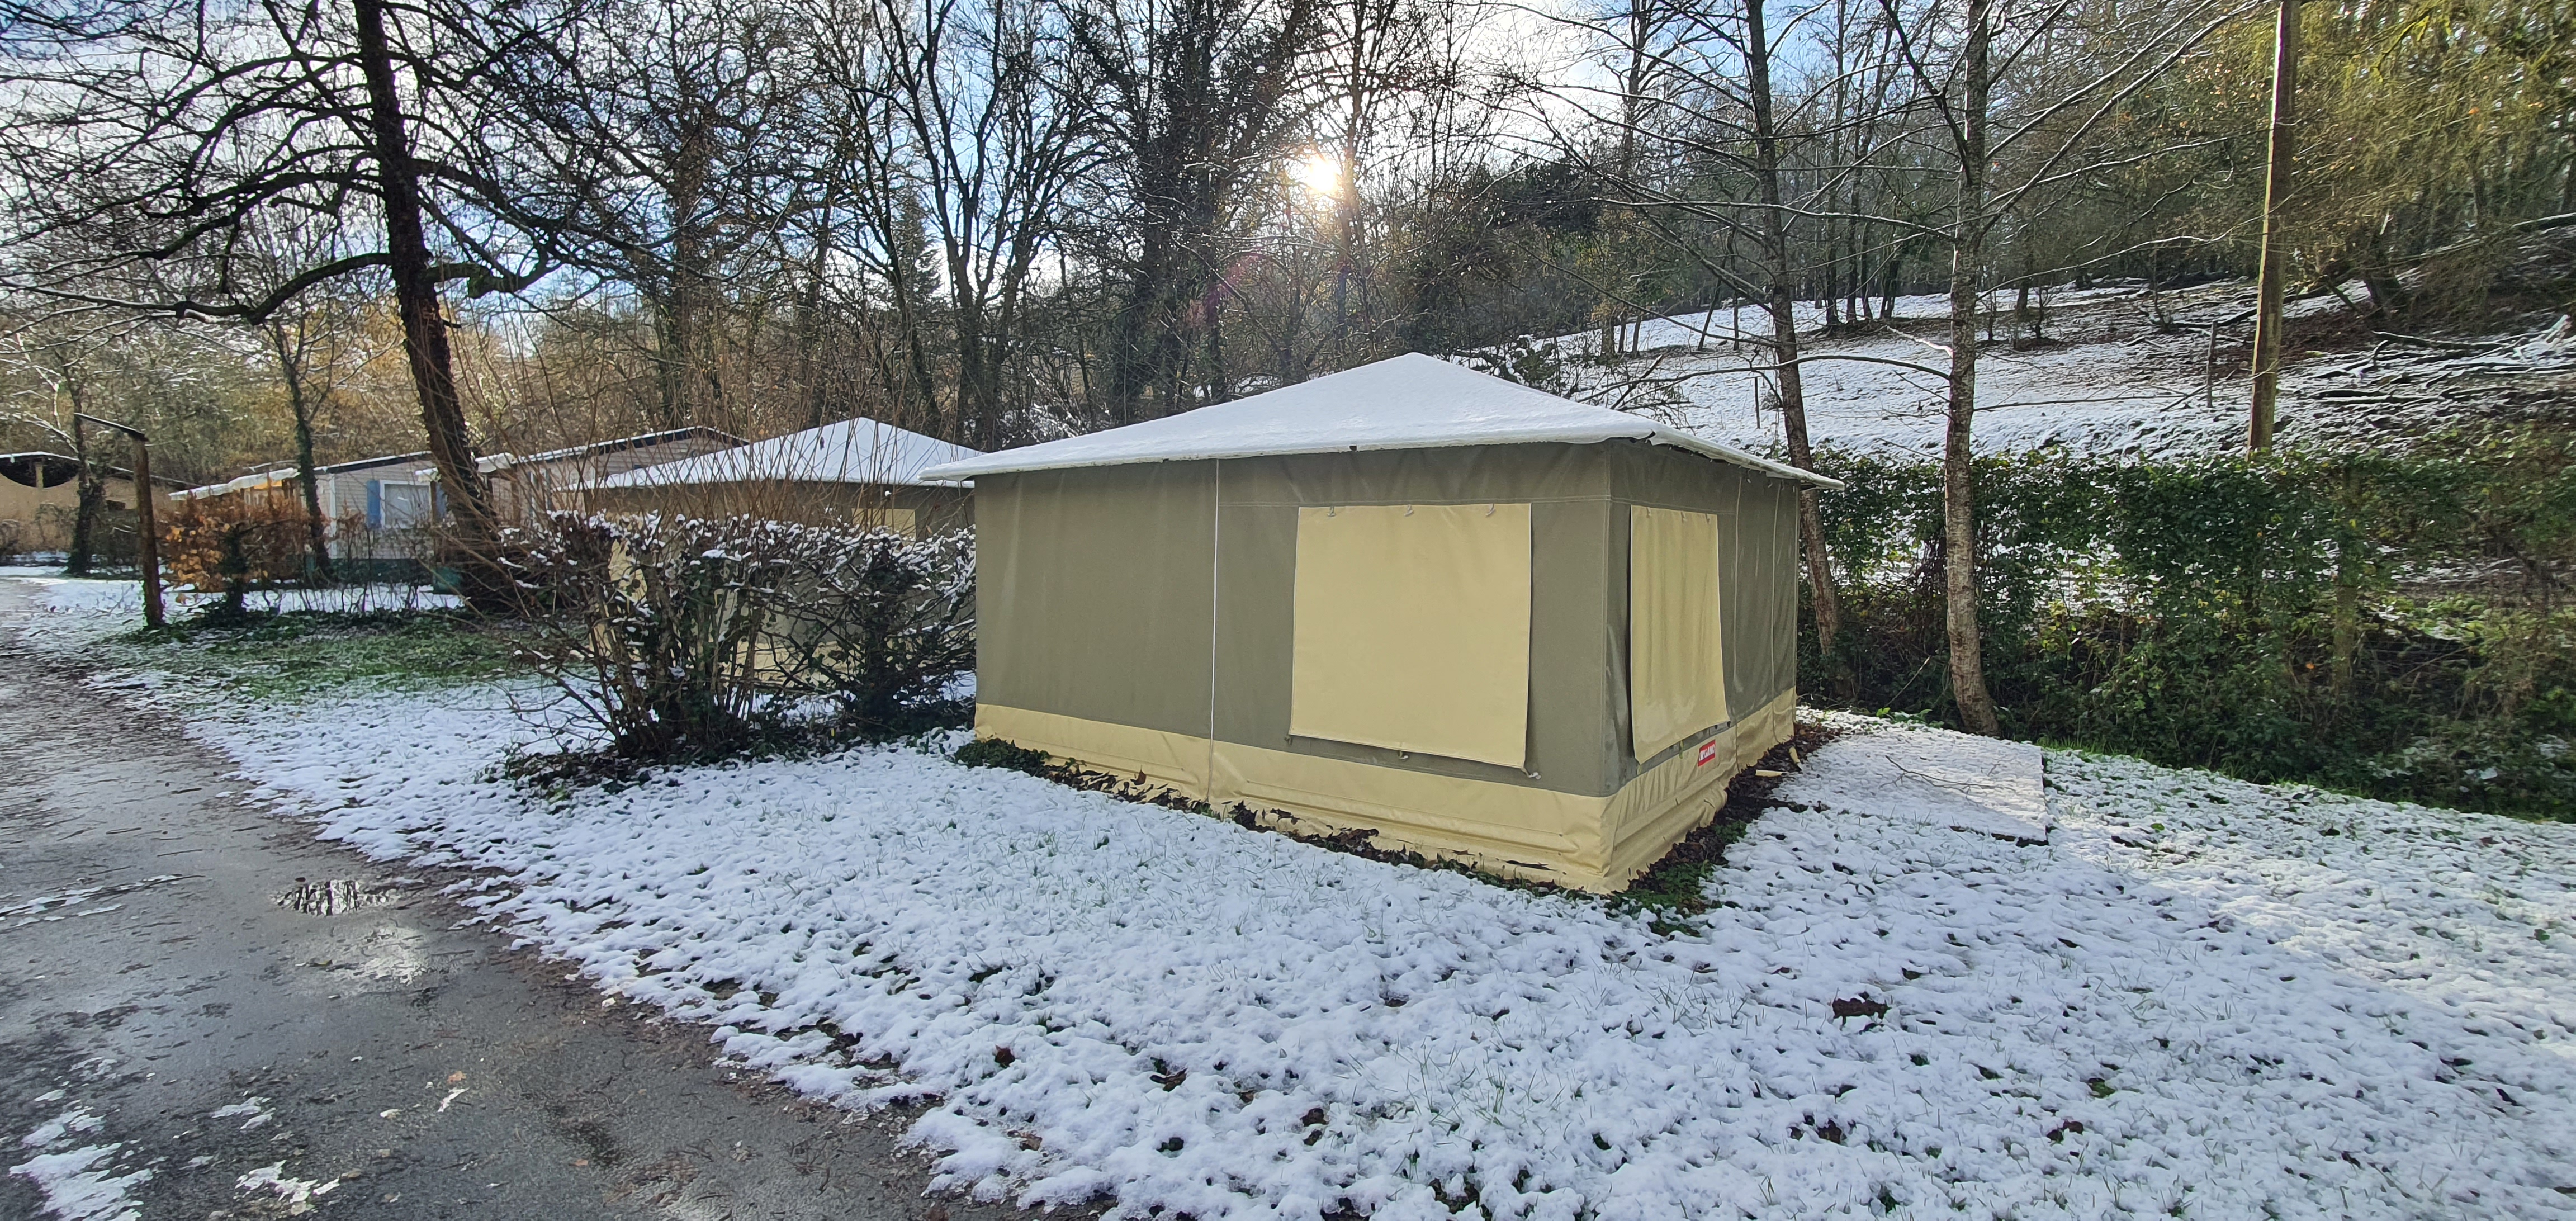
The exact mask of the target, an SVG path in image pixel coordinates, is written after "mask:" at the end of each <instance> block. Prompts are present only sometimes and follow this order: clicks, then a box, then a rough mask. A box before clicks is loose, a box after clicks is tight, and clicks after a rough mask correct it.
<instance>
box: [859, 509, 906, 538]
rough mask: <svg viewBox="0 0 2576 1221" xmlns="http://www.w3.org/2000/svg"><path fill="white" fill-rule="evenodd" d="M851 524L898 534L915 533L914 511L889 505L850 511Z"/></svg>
mask: <svg viewBox="0 0 2576 1221" xmlns="http://www.w3.org/2000/svg"><path fill="white" fill-rule="evenodd" d="M850 523H851V524H852V525H856V526H860V527H862V528H865V527H871V526H873V527H882V528H884V529H887V530H892V531H894V532H895V533H897V534H911V533H912V532H913V518H912V510H910V509H897V508H893V507H890V506H887V505H862V506H860V507H858V508H856V509H852V510H850Z"/></svg>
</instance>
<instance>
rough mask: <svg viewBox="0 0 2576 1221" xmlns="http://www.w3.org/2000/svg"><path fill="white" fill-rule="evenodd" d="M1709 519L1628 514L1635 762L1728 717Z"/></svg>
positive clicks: (1657, 512) (1716, 544)
mask: <svg viewBox="0 0 2576 1221" xmlns="http://www.w3.org/2000/svg"><path fill="white" fill-rule="evenodd" d="M1724 536H1725V524H1724V523H1723V522H1722V521H1721V520H1720V519H1719V518H1717V517H1716V516H1715V515H1713V514H1708V513H1688V512H1683V511H1680V510H1676V509H1658V508H1653V507H1650V506H1647V505H1630V506H1629V507H1628V721H1629V726H1630V729H1629V736H1630V740H1631V742H1632V743H1633V747H1634V753H1635V755H1636V757H1637V760H1638V761H1639V762H1641V763H1642V762H1644V761H1646V760H1648V759H1652V758H1654V757H1655V756H1656V755H1659V754H1662V753H1663V752H1664V751H1666V750H1668V749H1670V748H1671V747H1672V746H1673V744H1674V743H1677V742H1679V741H1681V740H1682V739H1684V738H1687V737H1690V736H1692V735H1694V734H1697V733H1699V732H1700V731H1702V730H1705V729H1707V728H1709V727H1710V726H1713V725H1723V724H1725V723H1726V722H1727V721H1728V719H1729V718H1728V717H1727V715H1726V661H1725V653H1724V648H1723V635H1722V628H1721V625H1720V623H1719V620H1718V616H1719V594H1720V590H1719V587H1718V586H1719V582H1718V555H1719V549H1720V546H1721V544H1722V541H1723V539H1724Z"/></svg>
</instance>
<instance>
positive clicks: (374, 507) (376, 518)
mask: <svg viewBox="0 0 2576 1221" xmlns="http://www.w3.org/2000/svg"><path fill="white" fill-rule="evenodd" d="M367 528H368V529H370V530H382V529H384V528H385V481H384V480H382V479H370V480H368V481H367Z"/></svg>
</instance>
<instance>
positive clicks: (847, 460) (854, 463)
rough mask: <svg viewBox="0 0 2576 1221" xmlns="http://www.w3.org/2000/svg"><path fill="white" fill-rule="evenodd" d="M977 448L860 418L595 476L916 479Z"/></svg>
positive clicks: (618, 482)
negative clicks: (654, 464) (690, 456)
mask: <svg viewBox="0 0 2576 1221" xmlns="http://www.w3.org/2000/svg"><path fill="white" fill-rule="evenodd" d="M979 456H980V455H979V454H978V453H977V452H976V451H975V450H971V449H968V448H966V447H965V446H962V445H951V444H949V443H948V442H946V441H941V440H938V439H936V438H933V437H925V436H923V435H921V434H920V433H917V432H913V431H911V430H909V429H903V428H897V427H895V426H894V425H892V424H881V423H878V422H877V421H875V420H871V419H867V418H865V417H860V418H858V419H854V420H842V421H840V422H838V423H834V424H825V425H823V426H822V427H820V428H808V429H806V430H805V431H803V432H791V433H789V434H787V435H786V436H783V437H771V438H770V439H768V440H766V441H754V442H752V443H751V444H749V445H744V446H738V447H736V448H733V449H726V450H718V451H716V452H715V453H712V454H700V455H698V456H697V457H695V458H682V459H680V460H679V461H677V462H664V463H661V464H660V465H657V466H645V467H637V468H636V469H634V470H631V471H627V472H625V473H624V474H620V475H612V476H610V477H608V478H606V479H603V480H601V481H600V482H599V486H601V487H608V488H641V487H668V486H672V485H677V484H693V483H743V482H748V481H752V480H781V481H787V482H797V483H877V484H892V485H897V486H916V487H917V486H921V485H922V484H924V483H925V482H927V481H925V480H924V479H923V478H922V473H923V471H924V470H925V469H927V468H929V467H932V466H936V465H939V464H941V463H947V464H950V465H954V464H956V463H957V462H959V461H961V460H966V461H971V460H973V459H974V458H976V457H979Z"/></svg>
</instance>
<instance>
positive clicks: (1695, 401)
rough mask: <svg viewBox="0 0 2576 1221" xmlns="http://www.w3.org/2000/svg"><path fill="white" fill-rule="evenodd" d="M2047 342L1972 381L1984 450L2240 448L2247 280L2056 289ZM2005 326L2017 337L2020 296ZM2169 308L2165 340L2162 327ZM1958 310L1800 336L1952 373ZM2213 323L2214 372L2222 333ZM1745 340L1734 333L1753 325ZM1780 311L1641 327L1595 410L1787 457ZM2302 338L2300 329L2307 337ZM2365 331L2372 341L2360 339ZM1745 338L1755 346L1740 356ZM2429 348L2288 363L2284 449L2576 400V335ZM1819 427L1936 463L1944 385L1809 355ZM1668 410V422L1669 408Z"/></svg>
mask: <svg viewBox="0 0 2576 1221" xmlns="http://www.w3.org/2000/svg"><path fill="white" fill-rule="evenodd" d="M2044 301H2045V304H2046V307H2047V314H2046V318H2047V324H2046V327H2045V333H2046V335H2047V337H2048V342H2047V343H2045V344H2042V345H2038V346H2034V347H2030V348H2028V349H2026V350H2019V351H2016V350H2014V349H2013V348H2012V347H2011V346H2010V344H2009V342H1998V343H1997V344H1996V345H1994V346H1992V347H1988V348H1986V349H1984V351H1983V355H1982V358H1981V361H1980V364H1979V368H1978V384H1979V398H1980V407H1979V410H1978V416H1977V425H1976V427H1977V442H1978V447H1979V449H1980V450H1983V451H1985V452H1997V451H2004V450H2020V449H2031V448H2036V447H2041V446H2047V445H2065V446H2067V447H2069V448H2072V449H2075V450H2078V451H2081V452H2086V453H2095V454H2120V455H2138V456H2147V455H2179V454H2190V453H2206V452H2213V451H2220V450H2227V449H2232V448H2237V447H2241V446H2242V444H2243V442H2244V435H2245V427H2246V424H2245V415H2246V411H2247V406H2246V403H2247V397H2248V395H2249V394H2250V393H2251V391H2250V389H2249V384H2248V382H2247V380H2246V378H2245V377H2244V375H2243V372H2242V368H2243V360H2244V355H2243V354H2244V348H2245V344H2246V342H2247V340H2246V335H2247V328H2246V327H2245V326H2244V325H2243V324H2242V322H2241V321H2236V320H2239V319H2241V318H2243V317H2246V316H2249V315H2248V310H2249V308H2250V307H2251V305H2252V303H2253V290H2252V288H2251V286H2249V285H2247V284H2244V283H2242V282H2232V283H2221V284H2212V285H2206V286H2203V287H2200V288H2195V289H2188V290H2184V291H2181V292H2171V291H2168V292H2164V293H2161V294H2159V295H2158V296H2157V298H2156V299H2155V300H2153V301H2152V302H2151V301H2150V299H2149V298H2148V297H2147V296H2146V294H2145V293H2144V292H2143V290H2141V289H2138V288H2135V287H2121V288H2098V289H2089V290H2082V291H2077V290H2072V289H2066V290H2059V291H2056V292H2052V293H2049V294H2046V295H2045V297H2044ZM2003 304H2004V310H2003V315H2002V317H2001V318H2000V319H1999V320H1998V323H1997V325H1998V326H1999V327H2000V328H2002V338H2003V339H2005V340H2007V341H2008V339H2009V331H2010V329H2011V326H2012V319H2011V316H2010V302H2009V300H2008V299H2007V300H2006V301H2005V302H2004V303H2003ZM2151 307H2152V308H2154V309H2158V310H2161V311H2162V313H2163V316H2164V318H2165V320H2166V324H2167V327H2169V328H2171V329H2160V328H2159V327H2157V326H2156V325H2154V324H2153V323H2152V322H2151V319H2150V308H2151ZM1948 308H1949V303H1948V300H1947V299H1946V298H1943V297H1937V296H1920V297H1900V298H1898V299H1897V302H1896V317H1895V320H1894V321H1893V323H1890V322H1887V321H1873V322H1870V323H1865V324H1863V330H1862V333H1859V334H1846V335H1840V336H1833V337H1825V336H1822V335H1819V334H1816V332H1818V331H1819V330H1821V328H1822V326H1823V323H1824V318H1823V314H1822V312H1821V310H1820V309H1819V308H1818V307H1816V306H1814V305H1812V304H1802V305H1801V306H1800V309H1801V311H1802V313H1801V318H1800V325H1801V328H1802V330H1803V331H1805V332H1806V333H1807V334H1808V335H1809V336H1810V338H1809V339H1808V341H1807V343H1808V346H1807V353H1808V355H1810V356H1811V357H1860V358H1866V359H1867V360H1869V361H1902V362H1907V363H1911V364H1916V365H1926V366H1931V367H1933V368H1946V367H1947V362H1948V360H1949V357H1948V354H1947V352H1946V350H1944V349H1942V348H1940V347H1938V346H1935V345H1938V344H1940V343H1943V342H1945V341H1946V328H1947V322H1946V318H1947V313H1948ZM2343 309H2344V306H2343V303H2342V302H2341V301H2339V300H2338V299H2336V298H2335V297H2332V296H2323V297H2314V298H2310V299H2307V300H2303V301H2298V302H2293V303H2292V304H2291V306H2290V308H2289V313H2290V314H2291V316H2292V317H2294V318H2297V317H2326V316H2331V315H2334V314H2337V313H2340V312H2341V311H2343ZM2212 322H2220V323H2222V324H2223V325H2222V326H2221V327H2220V329H2219V340H2218V348H2217V359H2216V360H2215V362H2214V363H2213V361H2212V360H2211V345H2210V335H2209V327H2210V324H2211V323H2212ZM1739 328H1740V329H1739ZM1769 333H1770V321H1769V318H1768V316H1767V315H1765V314H1764V313H1762V311H1760V310H1758V309H1754V308H1749V307H1748V308H1745V309H1742V310H1723V309H1722V310H1716V311H1713V312H1710V313H1704V314H1686V315H1679V316H1675V317H1670V318H1662V319H1655V320H1651V321H1648V322H1646V323H1645V324H1644V325H1643V326H1642V327H1641V328H1640V330H1639V333H1638V336H1637V339H1636V341H1635V342H1636V346H1637V348H1638V352H1639V354H1638V355H1637V356H1635V357H1632V358H1629V359H1627V360H1625V361H1622V362H1620V363H1619V364H1618V365H1616V366H1614V367H1613V368H1611V369H1608V370H1604V369H1600V368H1598V367H1594V366H1589V365H1586V364H1580V363H1575V362H1572V361H1569V362H1568V365H1567V368H1568V371H1569V372H1570V373H1572V374H1573V375H1574V376H1575V378H1576V380H1577V384H1578V385H1580V386H1581V387H1582V388H1583V389H1582V396H1583V397H1586V398H1589V399H1591V400H1593V401H1597V402H1604V403H1608V402H1613V401H1615V400H1618V399H1619V398H1621V397H1622V395H1623V394H1625V395H1626V396H1627V398H1628V403H1629V404H1630V405H1634V404H1636V403H1639V402H1641V401H1645V400H1649V399H1651V398H1653V397H1655V389H1656V388H1663V389H1666V390H1668V392H1669V393H1670V395H1672V396H1674V397H1677V398H1678V399H1679V400H1681V405H1680V407H1679V410H1678V413H1677V414H1678V419H1677V420H1676V421H1675V422H1678V423H1683V424H1686V425H1687V426H1688V427H1690V428H1692V429H1693V430H1695V431H1697V432H1699V433H1700V434H1701V435H1702V436H1705V437H1707V438H1709V439H1711V440H1714V441H1719V442H1723V443H1725V444H1729V445H1735V446H1739V447H1742V448H1746V449H1752V450H1755V451H1757V452H1761V451H1768V450H1769V449H1771V448H1773V447H1776V446H1777V445H1778V444H1779V443H1780V420H1779V414H1778V412H1777V411H1774V410H1769V409H1767V404H1768V402H1769V399H1768V396H1767V393H1766V392H1765V391H1764V389H1763V388H1764V386H1765V385H1766V384H1767V382H1768V380H1769V374H1768V373H1767V371H1766V372H1763V373H1759V374H1757V373H1756V372H1755V371H1754V369H1755V367H1757V366H1764V365H1767V362H1768V360H1769V356H1768V353H1767V351H1766V350H1765V349H1764V348H1763V347H1762V346H1761V344H1760V342H1759V341H1760V340H1761V339H1762V338H1763V337H1766V336H1768V334H1769ZM2294 334H2295V333H2294ZM2353 334H2355V335H2360V331H2359V330H2358V328H2354V329H2353ZM1739 336H1740V337H1741V338H1742V339H1743V340H1748V341H1752V342H1739ZM1554 342H1555V343H1556V344H1557V346H1558V349H1559V351H1561V352H1562V353H1564V354H1566V355H1567V356H1589V355H1590V354H1591V353H1592V352H1594V351H1596V350H1598V347H1599V345H1600V342H1601V337H1600V335H1599V334H1598V333H1585V334H1577V335H1567V336H1562V337H1559V338H1558V339H1557V340H1555V341H1554ZM2443 342H2444V343H2445V344H2447V345H2449V346H2442V347H2426V346H2420V345H2408V344H2404V343H2398V342H2389V341H2373V342H2369V343H2367V344H2365V345H2363V346H2358V347H2352V348H2348V349H2345V350H2338V351H2336V352H2333V353H2326V354H2317V353H2306V354H2302V353H2293V361H2292V363H2291V364H2290V366H2289V368H2288V370H2287V372H2286V374H2285V376H2284V379H2283V387H2282V402H2281V407H2280V409H2279V418H2280V436H2281V440H2282V442H2283V443H2284V444H2299V443H2319V444H2327V445H2337V446H2340V445H2350V444H2378V443H2386V442H2390V441H2397V440H2402V439H2403V438H2407V437H2411V436H2417V435H2421V434H2423V433H2425V432H2429V431H2433V430H2436V429H2439V428H2441V427H2445V426H2447V425H2450V424H2456V423H2459V422H2462V421H2463V420H2464V419H2466V418H2469V417H2471V416H2474V415H2476V414H2480V413H2481V412H2484V413H2486V414H2491V415H2497V416H2504V417H2512V416H2515V415H2524V414H2535V413H2539V412H2543V411H2548V410H2551V404H2552V403H2554V402H2563V401H2564V397H2563V396H2564V395H2566V394H2567V393H2569V392H2571V391H2576V337H2571V336H2570V334H2569V331H2568V328H2566V327H2565V326H2560V327H2557V328H2555V329H2548V328H2543V329H2540V330H2537V331H2534V332H2525V333H2521V334H2511V335H2498V336H2494V337H2491V340H2489V341H2485V342H2472V343H2466V344H2460V343H2453V342H2452V341H2448V340H2446V341H2443ZM1803 369H1804V376H1805V385H1806V402H1807V416H1808V428H1809V430H1810V434H1811V436H1812V437H1813V439H1814V441H1815V442H1816V444H1818V445H1836V446H1841V447H1844V448H1848V449H1855V450H1875V451H1895V452H1910V453H1916V454H1932V453H1938V452H1939V450H1940V444H1941V435H1942V429H1943V427H1944V424H1945V419H1944V411H1945V409H1946V403H1947V397H1946V395H1947V391H1946V388H1945V386H1944V383H1943V381H1942V379H1940V378H1938V377H1935V376H1932V375H1931V374H1929V373H1925V372H1919V371H1915V370H1909V369H1904V368H1899V367H1896V366H1894V365H1890V364H1881V363H1863V361H1860V360H1838V359H1827V360H1815V361H1812V362H1810V363H1807V364H1805V365H1804V366H1803ZM1658 414H1662V413H1658Z"/></svg>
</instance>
